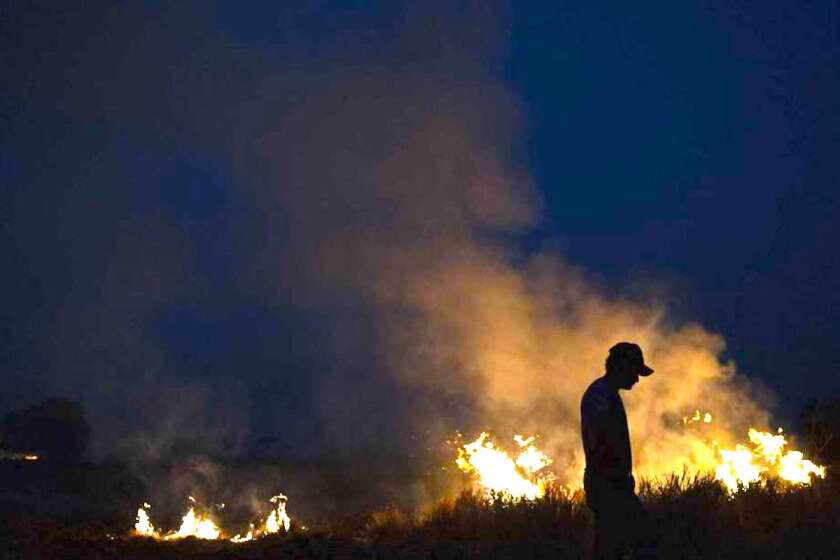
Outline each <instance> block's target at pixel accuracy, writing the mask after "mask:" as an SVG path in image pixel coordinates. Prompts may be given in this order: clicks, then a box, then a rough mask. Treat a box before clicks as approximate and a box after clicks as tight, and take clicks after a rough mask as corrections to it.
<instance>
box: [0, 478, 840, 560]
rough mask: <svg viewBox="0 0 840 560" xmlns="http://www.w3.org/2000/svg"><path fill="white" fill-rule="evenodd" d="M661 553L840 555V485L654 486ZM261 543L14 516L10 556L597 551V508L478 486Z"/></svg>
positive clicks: (650, 506)
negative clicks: (415, 508)
mask: <svg viewBox="0 0 840 560" xmlns="http://www.w3.org/2000/svg"><path fill="white" fill-rule="evenodd" d="M640 486H641V487H640V495H641V497H642V499H643V502H644V503H645V505H646V508H647V510H648V511H649V514H650V518H651V527H652V531H653V532H654V535H655V539H656V541H657V543H658V551H659V556H660V557H661V558H715V559H718V558H720V559H725V558H738V559H744V558H840V485H838V484H837V483H836V482H835V481H834V480H833V479H832V477H831V476H829V477H828V478H827V479H826V480H822V481H817V483H816V484H814V485H813V486H811V487H806V488H792V487H790V486H787V485H783V484H780V483H777V482H773V481H770V482H768V483H765V484H763V485H761V486H755V487H751V488H748V489H744V490H742V491H740V492H738V493H737V494H736V495H734V496H729V495H728V494H727V492H726V491H725V490H724V489H723V488H722V487H721V486H720V484H718V483H717V482H715V481H714V480H712V479H710V478H703V477H699V478H693V477H686V476H683V477H676V476H675V477H672V478H670V479H668V480H665V481H660V482H659V483H655V484H648V483H642V484H641V485H640ZM306 522H307V523H308V528H307V529H303V528H302V526H301V525H300V524H298V523H296V524H294V525H293V527H292V530H291V531H290V533H289V534H287V535H284V536H280V537H271V538H266V539H261V540H259V541H256V542H252V543H245V544H239V545H236V544H232V543H228V542H213V541H199V540H196V539H192V538H190V539H185V540H182V541H178V542H159V541H155V540H152V539H148V538H139V537H131V536H128V533H127V529H128V528H127V527H120V526H118V525H115V524H107V523H102V522H84V523H82V522H78V523H77V522H74V521H72V518H69V519H68V518H66V517H65V519H63V520H57V519H46V518H45V519H39V518H37V517H33V516H31V515H22V514H18V515H11V514H9V512H6V515H4V516H3V517H2V525H0V531H2V536H3V542H2V547H0V553H2V554H3V558H21V559H30V558H44V559H46V558H68V559H69V558H78V559H94V558H125V559H173V560H175V559H184V558H216V559H229V558H230V559H232V558H438V559H445V558H585V557H587V555H588V543H589V541H590V538H591V528H590V527H591V519H590V514H589V512H588V510H587V508H586V506H585V505H584V504H583V501H582V496H581V495H580V494H579V493H569V492H567V491H564V490H563V489H559V488H551V489H549V491H548V493H547V494H546V496H545V497H543V498H541V499H538V500H535V501H512V500H504V499H496V500H488V499H487V498H485V497H483V496H479V495H476V494H473V493H470V492H464V493H462V494H461V495H460V496H458V497H456V498H452V499H447V500H441V501H439V502H438V503H436V504H435V505H434V506H432V507H430V508H427V509H426V510H424V511H420V512H408V511H404V510H400V509H398V508H397V507H396V506H386V507H383V508H381V509H379V510H378V511H374V512H372V513H368V514H364V513H360V514H352V515H351V514H348V515H347V516H346V517H345V518H344V519H337V520H332V521H330V522H328V523H324V524H318V522H317V520H306Z"/></svg>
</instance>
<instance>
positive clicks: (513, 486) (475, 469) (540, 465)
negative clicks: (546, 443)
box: [455, 432, 552, 500]
mask: <svg viewBox="0 0 840 560" xmlns="http://www.w3.org/2000/svg"><path fill="white" fill-rule="evenodd" d="M489 437H490V436H489V435H488V434H487V433H486V432H482V433H481V435H480V436H478V438H477V439H476V440H475V441H473V442H470V443H467V444H464V445H462V446H461V447H459V448H458V459H457V460H456V461H455V463H456V464H457V465H458V468H459V469H461V470H462V471H464V472H465V473H472V474H473V475H474V476H475V477H476V482H477V483H478V484H479V485H480V486H481V487H482V488H483V489H484V490H485V492H486V493H487V494H488V495H489V496H492V495H493V494H505V495H509V496H511V497H513V498H526V499H529V500H533V499H536V498H539V497H541V496H543V495H544V494H545V486H546V483H547V482H548V481H550V480H551V479H552V475H551V474H550V473H548V472H545V471H544V469H545V467H547V466H548V465H550V464H551V462H552V461H551V459H549V458H548V457H547V456H546V455H545V453H543V452H542V451H540V450H538V449H537V448H536V447H535V446H534V445H533V441H534V438H533V437H531V438H527V439H526V438H523V437H522V436H519V435H517V436H514V440H515V441H516V443H517V445H518V446H519V448H520V451H519V453H518V454H517V455H516V457H515V458H512V457H511V456H510V455H508V453H507V452H506V451H505V450H503V449H501V448H498V447H496V446H495V445H494V444H493V442H492V441H490V440H489Z"/></svg>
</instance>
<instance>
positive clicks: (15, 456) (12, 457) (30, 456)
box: [0, 450, 40, 461]
mask: <svg viewBox="0 0 840 560" xmlns="http://www.w3.org/2000/svg"><path fill="white" fill-rule="evenodd" d="M0 459H7V460H9V461H37V460H38V459H40V457H38V455H36V454H35V453H13V452H10V451H5V450H0Z"/></svg>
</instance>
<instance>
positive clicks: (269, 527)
mask: <svg viewBox="0 0 840 560" xmlns="http://www.w3.org/2000/svg"><path fill="white" fill-rule="evenodd" d="M270 501H271V503H272V504H273V505H272V510H271V513H269V514H268V516H267V517H266V518H265V520H263V521H260V522H258V523H251V524H250V526H249V527H248V531H247V532H246V533H245V534H244V535H242V534H239V533H237V534H236V535H234V536H232V537H228V536H226V535H225V534H224V532H223V531H222V530H221V529H220V528H219V526H218V525H216V523H215V521H213V519H212V518H211V517H210V516H209V515H205V514H200V513H196V511H195V508H196V505H195V498H193V497H192V496H190V502H191V505H190V508H189V510H187V513H185V514H184V517H183V518H182V519H181V526H180V527H179V528H178V529H177V530H176V531H170V532H168V533H164V532H162V531H161V530H159V529H156V528H155V526H154V525H153V524H152V521H151V517H150V515H149V511H150V509H151V505H149V504H148V503H144V504H143V506H142V507H140V508H139V509H138V510H137V520H136V523H135V524H134V532H135V534H137V535H140V536H144V537H152V538H154V539H159V540H166V541H170V540H177V539H183V538H186V537H195V538H197V539H207V540H218V539H226V540H229V541H231V542H235V543H241V542H247V541H251V540H254V539H256V538H260V537H264V536H267V535H273V534H277V533H279V532H280V529H283V531H284V532H287V531H288V530H289V527H290V526H291V521H292V520H291V518H290V517H289V514H288V513H287V512H286V501H287V498H286V496H284V495H283V494H278V495H276V496H274V497H272V498H271V500H270Z"/></svg>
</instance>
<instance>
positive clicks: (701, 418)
mask: <svg viewBox="0 0 840 560" xmlns="http://www.w3.org/2000/svg"><path fill="white" fill-rule="evenodd" d="M711 421H712V415H711V414H710V413H708V412H707V413H705V414H703V415H701V414H700V411H699V410H695V411H694V415H692V416H683V418H682V423H683V424H694V423H696V422H703V423H704V424H709V423H711Z"/></svg>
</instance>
